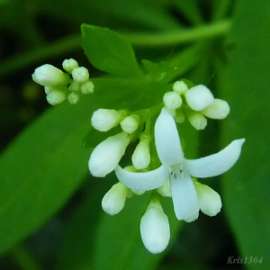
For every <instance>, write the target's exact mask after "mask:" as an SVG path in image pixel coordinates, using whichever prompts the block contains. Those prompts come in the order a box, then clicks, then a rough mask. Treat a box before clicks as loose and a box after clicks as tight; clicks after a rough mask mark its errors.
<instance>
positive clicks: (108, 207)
mask: <svg viewBox="0 0 270 270" xmlns="http://www.w3.org/2000/svg"><path fill="white" fill-rule="evenodd" d="M127 195H128V194H127V188H126V187H125V186H124V185H123V184H122V183H117V184H114V185H113V186H112V187H111V189H110V190H109V191H108V192H107V193H106V194H105V195H104V197H103V199H102V202H101V205H102V209H103V210H104V212H106V213H107V214H109V215H116V214H118V213H120V212H121V211H122V210H123V208H124V206H125V202H126V198H127Z"/></svg>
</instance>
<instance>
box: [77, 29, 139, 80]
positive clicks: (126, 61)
mask: <svg viewBox="0 0 270 270" xmlns="http://www.w3.org/2000/svg"><path fill="white" fill-rule="evenodd" d="M82 44H83V48H84V51H85V53H86V55H87V57H88V59H89V61H90V62H91V63H92V65H93V66H94V67H96V68H97V69H99V70H102V71H104V72H107V73H110V74H113V75H117V76H123V77H135V76H138V75H140V74H141V71H140V68H139V65H138V63H137V61H136V58H135V54H134V51H133V49H132V46H131V44H130V43H129V42H128V41H127V40H126V39H125V38H124V37H123V36H121V35H120V34H118V33H116V32H113V31H111V30H109V29H107V28H103V27H99V26H93V25H86V24H83V25H82Z"/></svg>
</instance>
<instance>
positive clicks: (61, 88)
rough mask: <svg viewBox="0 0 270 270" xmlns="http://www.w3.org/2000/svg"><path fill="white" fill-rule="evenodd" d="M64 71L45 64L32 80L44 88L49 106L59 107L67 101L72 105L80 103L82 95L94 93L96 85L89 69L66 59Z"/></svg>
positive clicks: (39, 68)
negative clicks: (90, 76)
mask: <svg viewBox="0 0 270 270" xmlns="http://www.w3.org/2000/svg"><path fill="white" fill-rule="evenodd" d="M62 66H63V69H64V71H63V70H61V69H59V68H57V67H55V66H53V65H50V64H44V65H42V66H40V67H38V68H36V69H35V71H34V73H33V75H32V78H33V80H34V82H36V83H38V84H40V85H42V86H44V91H45V94H46V98H47V101H48V103H49V104H51V105H57V104H60V103H62V102H63V101H65V100H66V99H67V101H68V102H69V103H70V104H76V103H78V101H79V99H80V95H81V94H85V95H87V94H91V93H93V92H94V84H93V82H92V81H91V80H89V72H88V69H87V68H85V67H82V66H79V64H78V62H77V61H76V60H75V59H73V58H70V59H65V60H64V61H63V63H62Z"/></svg>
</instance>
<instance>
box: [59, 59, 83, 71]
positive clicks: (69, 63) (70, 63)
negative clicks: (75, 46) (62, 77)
mask: <svg viewBox="0 0 270 270" xmlns="http://www.w3.org/2000/svg"><path fill="white" fill-rule="evenodd" d="M62 66H63V69H64V70H65V71H67V72H68V73H71V72H72V71H73V70H74V69H75V68H77V67H78V66H79V64H78V62H77V61H76V60H75V59H73V58H69V59H65V60H64V61H63V64H62Z"/></svg>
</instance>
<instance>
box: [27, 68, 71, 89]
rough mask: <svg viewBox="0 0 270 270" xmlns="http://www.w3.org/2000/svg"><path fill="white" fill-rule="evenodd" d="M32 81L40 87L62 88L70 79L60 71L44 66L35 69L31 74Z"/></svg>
mask: <svg viewBox="0 0 270 270" xmlns="http://www.w3.org/2000/svg"><path fill="white" fill-rule="evenodd" d="M32 79H33V81H34V82H36V83H38V84H40V85H42V86H52V87H57V86H64V85H67V84H68V82H69V81H70V78H69V77H68V75H67V74H65V73H64V72H63V71H62V70H61V69H59V68H57V67H55V66H53V65H50V64H45V65H42V66H40V67H38V68H36V69H35V71H34V73H33V74H32Z"/></svg>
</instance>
